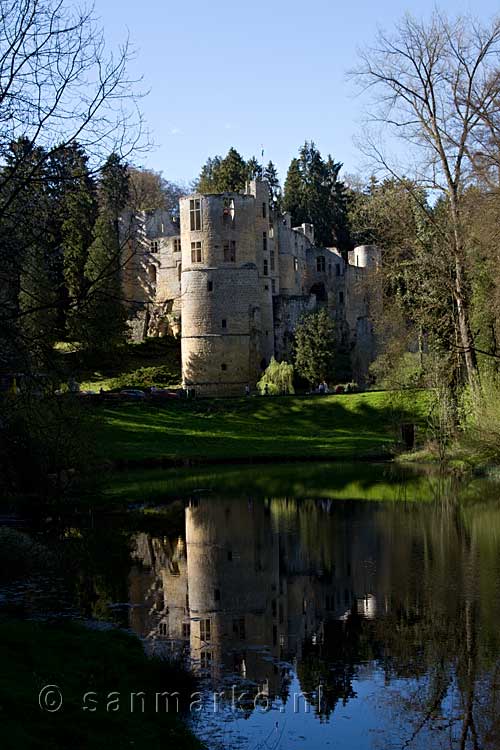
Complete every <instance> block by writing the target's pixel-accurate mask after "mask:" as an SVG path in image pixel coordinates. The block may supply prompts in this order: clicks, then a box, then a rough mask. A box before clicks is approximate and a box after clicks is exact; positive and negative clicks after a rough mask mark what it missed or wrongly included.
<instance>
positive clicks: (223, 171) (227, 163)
mask: <svg viewBox="0 0 500 750" xmlns="http://www.w3.org/2000/svg"><path fill="white" fill-rule="evenodd" d="M247 174H248V171H247V165H246V163H245V160H244V159H243V158H242V157H241V156H240V154H239V153H238V152H237V151H236V149H234V148H230V149H229V151H228V153H227V156H226V157H225V158H224V159H223V160H222V161H221V163H220V166H219V169H218V171H217V188H218V190H217V192H218V193H225V192H240V191H242V190H244V189H245V183H246V181H247Z"/></svg>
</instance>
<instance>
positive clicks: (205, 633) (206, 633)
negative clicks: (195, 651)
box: [200, 620, 211, 641]
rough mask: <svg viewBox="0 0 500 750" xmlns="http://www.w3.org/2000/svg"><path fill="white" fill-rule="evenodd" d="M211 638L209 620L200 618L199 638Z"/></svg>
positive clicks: (204, 639) (205, 639) (207, 639)
mask: <svg viewBox="0 0 500 750" xmlns="http://www.w3.org/2000/svg"><path fill="white" fill-rule="evenodd" d="M210 638H211V628H210V620H200V640H202V641H209V640H210Z"/></svg>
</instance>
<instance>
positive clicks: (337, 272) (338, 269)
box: [335, 263, 340, 276]
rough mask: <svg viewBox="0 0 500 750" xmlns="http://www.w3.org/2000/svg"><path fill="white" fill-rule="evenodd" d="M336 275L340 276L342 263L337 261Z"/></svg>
mask: <svg viewBox="0 0 500 750" xmlns="http://www.w3.org/2000/svg"><path fill="white" fill-rule="evenodd" d="M335 275H336V276H340V263H337V265H336V266H335Z"/></svg>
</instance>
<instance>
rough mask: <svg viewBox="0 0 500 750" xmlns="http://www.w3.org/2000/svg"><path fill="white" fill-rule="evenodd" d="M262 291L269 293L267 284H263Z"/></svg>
mask: <svg viewBox="0 0 500 750" xmlns="http://www.w3.org/2000/svg"><path fill="white" fill-rule="evenodd" d="M264 290H265V291H266V292H268V291H269V284H264Z"/></svg>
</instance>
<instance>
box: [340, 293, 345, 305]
mask: <svg viewBox="0 0 500 750" xmlns="http://www.w3.org/2000/svg"><path fill="white" fill-rule="evenodd" d="M339 302H340V304H341V305H343V304H344V292H339Z"/></svg>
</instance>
